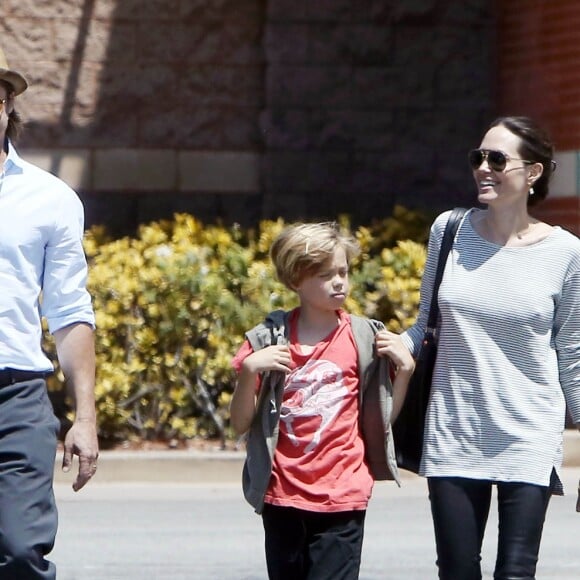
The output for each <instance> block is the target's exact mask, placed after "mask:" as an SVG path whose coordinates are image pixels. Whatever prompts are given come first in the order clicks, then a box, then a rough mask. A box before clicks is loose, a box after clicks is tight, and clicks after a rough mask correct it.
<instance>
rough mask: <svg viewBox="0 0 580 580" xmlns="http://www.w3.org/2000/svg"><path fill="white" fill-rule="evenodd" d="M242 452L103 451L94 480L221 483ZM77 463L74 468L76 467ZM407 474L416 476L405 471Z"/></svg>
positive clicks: (234, 473)
mask: <svg viewBox="0 0 580 580" xmlns="http://www.w3.org/2000/svg"><path fill="white" fill-rule="evenodd" d="M244 456H245V454H244V452H243V451H220V450H216V451H193V450H192V451H190V450H188V451H182V450H170V449H168V450H166V451H103V452H101V454H100V456H99V468H98V472H97V475H96V476H95V481H98V482H100V483H125V482H144V483H155V482H159V483H210V482H214V483H220V482H224V483H225V482H236V481H240V478H241V473H242V466H243V463H244ZM61 465H62V455H61V454H59V455H58V456H57V459H56V464H55V482H56V483H67V482H70V483H72V480H73V475H72V474H71V473H68V474H66V473H63V472H62V470H61ZM564 466H565V467H580V433H579V432H578V431H576V430H575V429H569V430H567V431H566V432H565V437H564ZM76 468H77V467H76V463H75V469H76ZM403 475H404V476H405V477H415V476H414V475H413V474H406V472H403Z"/></svg>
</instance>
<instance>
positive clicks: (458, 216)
mask: <svg viewBox="0 0 580 580" xmlns="http://www.w3.org/2000/svg"><path fill="white" fill-rule="evenodd" d="M466 212H467V210H466V209H465V208H463V207H456V208H455V209H454V210H453V211H452V212H451V215H450V216H449V219H448V220H447V225H446V226H445V233H444V234H443V240H442V241H441V248H440V250H439V259H438V260H437V271H436V273H435V282H434V283H433V294H432V295H431V305H430V307H429V318H428V320H427V328H426V329H425V332H426V333H427V332H429V333H431V334H433V336H435V335H436V333H437V321H438V318H439V300H438V294H439V286H440V285H441V280H442V279H443V272H444V271H445V265H446V264H447V257H448V256H449V252H450V251H451V248H452V247H453V240H454V239H455V234H456V233H457V230H458V229H459V224H460V223H461V220H462V219H463V216H464V215H465V213H466Z"/></svg>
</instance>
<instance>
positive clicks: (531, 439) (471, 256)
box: [402, 209, 580, 493]
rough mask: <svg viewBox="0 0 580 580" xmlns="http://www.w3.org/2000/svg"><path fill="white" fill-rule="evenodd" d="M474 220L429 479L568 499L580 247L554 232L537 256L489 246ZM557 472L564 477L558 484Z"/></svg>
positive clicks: (577, 384)
mask: <svg viewBox="0 0 580 580" xmlns="http://www.w3.org/2000/svg"><path fill="white" fill-rule="evenodd" d="M476 211H480V210H477V209H472V210H470V212H468V213H467V215H466V217H465V218H464V220H463V223H462V224H461V226H460V229H459V232H458V234H457V236H456V239H455V243H454V246H453V249H452V252H451V254H450V255H449V259H448V261H447V265H446V268H445V273H444V276H443V280H442V283H441V287H440V290H439V307H440V311H441V320H440V333H439V344H438V354H437V362H436V365H435V370H434V377H433V385H432V391H431V398H430V401H429V408H428V414H427V422H426V430H425V441H424V453H423V461H422V464H421V470H420V473H421V474H422V475H424V476H427V477H431V476H455V477H466V478H472V479H486V480H492V481H514V482H527V483H533V484H537V485H542V486H548V485H551V486H552V488H553V491H554V492H555V493H562V485H561V483H560V477H559V476H558V471H559V469H560V467H561V463H562V443H563V429H564V421H565V404H566V402H567V404H568V407H569V409H570V412H571V414H572V418H573V420H574V421H575V422H576V423H580V240H579V239H578V238H577V237H576V236H574V235H572V234H571V233H569V232H567V231H566V230H563V229H561V228H559V227H554V228H553V230H552V232H551V233H550V235H548V237H547V238H545V239H544V240H542V241H540V242H538V243H535V244H533V245H530V246H526V247H504V246H498V245H496V244H493V243H491V242H488V241H487V240H485V239H483V238H481V237H480V236H479V235H478V234H477V233H476V232H475V230H474V229H473V227H472V226H471V220H470V215H471V214H472V213H473V212H476ZM449 213H450V212H445V213H443V214H441V215H440V216H439V217H438V218H437V219H436V220H435V222H434V223H433V226H432V228H431V235H430V239H429V248H428V257H427V262H426V265H425V273H424V276H423V280H422V285H421V306H420V311H419V316H418V318H417V322H416V323H415V325H414V326H413V327H412V328H410V329H409V330H407V331H406V332H405V333H403V334H402V339H403V341H404V342H405V344H406V345H407V346H408V348H409V349H410V350H411V351H412V352H413V353H414V354H417V350H418V347H419V345H420V342H421V338H422V336H423V331H424V327H425V324H426V320H427V316H428V310H429V304H430V301H431V294H432V287H433V280H434V277H435V270H436V265H437V256H438V253H439V247H440V245H441V240H442V237H443V231H444V229H445V224H446V223H447V219H448V217H449ZM553 473H554V476H555V477H553V476H552V474H553Z"/></svg>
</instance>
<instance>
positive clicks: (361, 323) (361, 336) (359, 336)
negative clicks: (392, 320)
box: [350, 314, 385, 394]
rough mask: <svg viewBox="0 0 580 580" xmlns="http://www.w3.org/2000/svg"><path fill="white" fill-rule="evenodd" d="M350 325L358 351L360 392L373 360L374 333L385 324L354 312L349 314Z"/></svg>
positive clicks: (363, 388) (364, 384)
mask: <svg viewBox="0 0 580 580" xmlns="http://www.w3.org/2000/svg"><path fill="white" fill-rule="evenodd" d="M350 325H351V328H352V334H353V336H354V341H355V343H356V349H357V352H358V366H359V378H360V385H361V389H360V392H361V394H362V393H363V392H364V390H365V387H366V379H367V377H368V371H369V368H370V366H371V364H372V363H373V362H374V360H375V356H374V355H375V334H376V333H377V332H378V331H379V330H383V329H384V328H385V325H384V324H383V323H382V322H380V321H379V320H374V319H372V318H365V317H364V316H357V315H356V314H351V315H350Z"/></svg>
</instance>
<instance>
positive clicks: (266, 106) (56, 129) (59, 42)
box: [0, 0, 496, 231]
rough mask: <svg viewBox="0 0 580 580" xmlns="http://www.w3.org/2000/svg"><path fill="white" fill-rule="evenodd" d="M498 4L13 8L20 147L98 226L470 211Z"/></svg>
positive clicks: (113, 1)
mask: <svg viewBox="0 0 580 580" xmlns="http://www.w3.org/2000/svg"><path fill="white" fill-rule="evenodd" d="M495 33H496V23H495V10H494V9H493V6H492V5H490V3H489V2H487V1H486V0H467V1H465V0H405V1H402V0H400V1H399V0H360V1H357V2H352V1H351V0H316V2H313V1H311V0H146V1H145V0H122V1H118V0H2V3H1V5H0V37H1V38H2V41H1V42H2V45H3V47H4V50H5V52H6V54H7V56H8V59H9V61H10V63H11V64H12V66H13V67H15V68H18V69H19V70H21V71H22V72H23V73H25V74H26V75H27V76H28V78H29V80H30V82H31V87H30V90H29V91H27V93H25V94H24V95H23V96H22V98H21V99H20V102H19V107H20V110H21V112H22V113H23V115H24V117H25V119H26V120H27V121H28V129H27V131H26V133H25V135H24V137H23V139H22V141H21V150H22V152H23V153H24V154H25V155H26V156H28V158H30V159H31V160H33V161H37V162H38V163H40V164H41V165H43V166H45V167H47V168H48V169H50V170H52V171H54V172H55V173H57V174H59V175H61V176H62V177H63V178H64V179H65V180H66V181H68V182H69V183H70V184H71V185H72V186H73V187H75V188H76V189H77V190H78V191H79V193H80V195H81V196H82V198H83V200H84V201H85V205H86V208H87V222H88V223H89V224H90V223H106V224H107V225H109V227H111V228H112V229H113V230H118V231H121V230H127V229H131V228H133V227H134V226H136V225H137V224H138V223H140V222H143V221H148V220H150V219H155V218H159V217H168V216H170V215H171V214H172V213H173V212H175V211H189V212H191V213H194V214H195V215H197V216H198V217H200V218H201V219H203V220H205V221H215V220H217V219H222V220H224V221H226V222H231V221H234V220H235V221H240V222H242V223H255V222H256V221H257V220H258V219H260V218H262V217H276V216H279V215H280V216H283V217H285V218H287V219H294V218H312V219H314V218H322V219H334V218H335V217H336V216H337V214H338V213H349V214H351V215H352V216H353V218H354V219H355V221H358V222H365V221H369V220H371V219H372V218H375V217H378V218H381V217H384V216H387V215H389V213H390V210H391V208H392V206H393V205H394V204H395V203H402V204H404V205H406V206H409V207H417V206H419V207H425V208H427V209H433V210H437V209H443V208H447V207H450V206H452V205H456V204H463V205H470V204H472V202H473V199H474V195H475V191H474V186H473V183H472V178H471V174H470V171H469V169H468V166H467V162H466V161H465V155H466V151H467V150H468V149H469V148H471V147H472V146H474V145H476V144H477V143H478V142H479V139H480V138H481V134H482V132H483V130H484V128H485V126H486V125H487V123H488V122H489V121H490V119H491V118H492V117H493V115H494V104H495V101H494V99H495V94H494V92H493V88H492V87H493V82H492V81H493V78H494V77H493V74H494V65H495V48H494V47H495Z"/></svg>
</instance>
